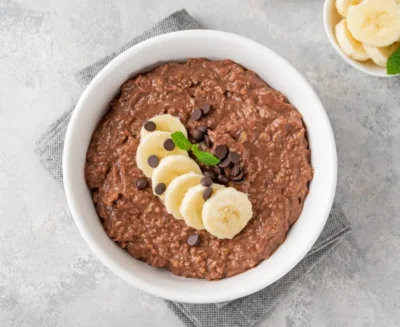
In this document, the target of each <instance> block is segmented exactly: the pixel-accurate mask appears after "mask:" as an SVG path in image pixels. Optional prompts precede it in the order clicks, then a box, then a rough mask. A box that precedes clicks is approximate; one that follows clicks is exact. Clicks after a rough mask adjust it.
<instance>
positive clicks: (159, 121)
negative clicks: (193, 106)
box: [140, 114, 187, 140]
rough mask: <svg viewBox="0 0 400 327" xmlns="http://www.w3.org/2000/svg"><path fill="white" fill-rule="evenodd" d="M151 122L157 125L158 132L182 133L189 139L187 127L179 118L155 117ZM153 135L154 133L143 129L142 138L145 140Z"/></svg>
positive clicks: (167, 115) (141, 131)
mask: <svg viewBox="0 0 400 327" xmlns="http://www.w3.org/2000/svg"><path fill="white" fill-rule="evenodd" d="M150 121H152V122H153V123H155V124H156V131H160V132H170V133H173V132H178V131H181V132H182V133H183V134H185V136H186V137H187V131H186V128H185V126H183V124H182V123H181V121H180V120H179V118H177V117H174V116H171V115H169V114H165V115H160V116H155V117H153V118H151V119H150ZM152 133H154V132H148V131H146V130H145V129H144V127H142V129H141V130H140V137H141V138H142V140H143V139H144V138H145V137H146V136H148V135H149V134H152Z"/></svg>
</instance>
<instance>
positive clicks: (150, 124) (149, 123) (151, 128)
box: [143, 120, 157, 132]
mask: <svg viewBox="0 0 400 327" xmlns="http://www.w3.org/2000/svg"><path fill="white" fill-rule="evenodd" d="M143 127H144V129H145V130H146V131H148V132H154V131H155V130H156V128H157V126H156V123H155V122H152V121H151V120H148V121H147V122H145V123H144V126H143Z"/></svg>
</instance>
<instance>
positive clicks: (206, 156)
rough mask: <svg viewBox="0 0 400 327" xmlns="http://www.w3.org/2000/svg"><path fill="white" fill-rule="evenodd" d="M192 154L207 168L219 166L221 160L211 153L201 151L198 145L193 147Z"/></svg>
mask: <svg viewBox="0 0 400 327" xmlns="http://www.w3.org/2000/svg"><path fill="white" fill-rule="evenodd" d="M192 152H193V154H194V155H195V156H196V158H197V160H199V161H200V162H202V163H203V164H206V165H207V166H215V165H218V164H219V162H220V160H219V159H218V158H217V157H216V156H214V155H212V154H211V153H209V152H205V151H201V150H200V149H199V146H198V145H196V144H193V145H192Z"/></svg>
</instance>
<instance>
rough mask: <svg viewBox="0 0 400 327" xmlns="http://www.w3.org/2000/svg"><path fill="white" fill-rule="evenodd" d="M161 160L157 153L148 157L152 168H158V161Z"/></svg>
mask: <svg viewBox="0 0 400 327" xmlns="http://www.w3.org/2000/svg"><path fill="white" fill-rule="evenodd" d="M159 162H160V159H158V157H157V156H155V155H151V156H150V157H149V158H148V159H147V163H148V164H149V166H150V167H151V168H156V167H157V166H158V163H159Z"/></svg>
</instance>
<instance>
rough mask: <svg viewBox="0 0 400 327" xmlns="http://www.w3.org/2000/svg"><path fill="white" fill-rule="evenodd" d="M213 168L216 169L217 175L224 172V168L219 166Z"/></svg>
mask: <svg viewBox="0 0 400 327" xmlns="http://www.w3.org/2000/svg"><path fill="white" fill-rule="evenodd" d="M212 169H213V170H214V171H215V173H216V174H217V175H221V174H222V169H221V168H219V167H218V166H213V167H212Z"/></svg>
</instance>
